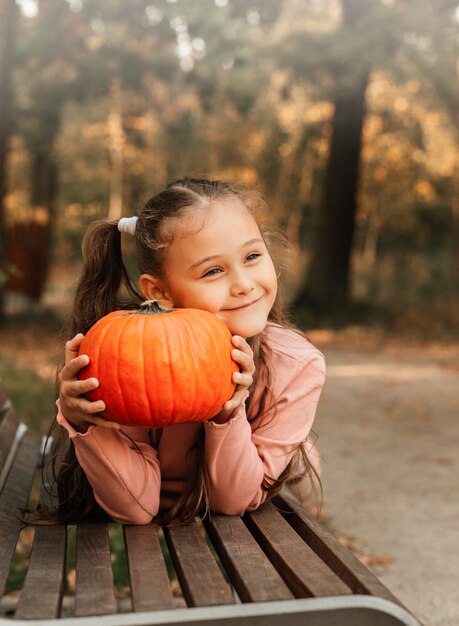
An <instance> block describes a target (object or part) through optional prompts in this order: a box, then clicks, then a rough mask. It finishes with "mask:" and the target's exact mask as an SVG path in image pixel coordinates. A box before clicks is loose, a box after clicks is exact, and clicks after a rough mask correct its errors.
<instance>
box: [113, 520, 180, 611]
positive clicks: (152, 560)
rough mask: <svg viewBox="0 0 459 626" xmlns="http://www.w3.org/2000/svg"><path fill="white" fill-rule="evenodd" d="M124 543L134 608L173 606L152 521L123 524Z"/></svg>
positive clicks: (147, 609)
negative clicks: (133, 524) (138, 523)
mask: <svg viewBox="0 0 459 626" xmlns="http://www.w3.org/2000/svg"><path fill="white" fill-rule="evenodd" d="M123 531H124V542H125V545H126V556H127V563H128V569H129V580H130V584H131V598H132V608H133V610H134V611H154V610H159V609H171V608H174V606H175V602H174V597H173V595H172V590H171V586H170V584H169V577H168V575H167V569H166V565H165V563H164V558H163V553H162V551H161V545H160V543H159V538H158V532H157V529H156V527H155V526H154V525H153V524H148V525H146V526H124V527H123Z"/></svg>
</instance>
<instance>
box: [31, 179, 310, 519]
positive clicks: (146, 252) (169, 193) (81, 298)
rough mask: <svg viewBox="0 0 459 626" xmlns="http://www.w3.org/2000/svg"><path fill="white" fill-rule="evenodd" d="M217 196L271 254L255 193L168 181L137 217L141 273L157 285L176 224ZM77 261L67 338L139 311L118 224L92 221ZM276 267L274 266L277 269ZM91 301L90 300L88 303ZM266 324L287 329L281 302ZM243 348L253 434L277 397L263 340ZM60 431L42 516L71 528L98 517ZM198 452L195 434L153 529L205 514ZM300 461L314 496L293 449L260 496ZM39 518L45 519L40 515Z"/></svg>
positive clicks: (300, 450) (301, 453) (270, 236)
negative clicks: (51, 507)
mask: <svg viewBox="0 0 459 626" xmlns="http://www.w3.org/2000/svg"><path fill="white" fill-rule="evenodd" d="M222 197H237V198H238V199H239V200H240V201H241V202H242V203H243V204H244V205H245V206H246V208H247V209H248V211H249V212H250V213H251V214H252V215H253V216H254V217H255V219H256V220H257V222H258V224H259V227H260V230H261V232H262V236H263V237H264V239H265V241H266V244H267V246H268V248H269V250H270V253H271V254H273V247H274V244H273V242H274V239H275V237H274V233H273V232H271V231H269V229H268V228H267V225H266V222H265V219H264V218H263V214H264V213H266V212H265V211H264V208H265V203H264V200H263V197H262V195H261V194H260V193H259V192H258V191H257V190H255V189H253V188H250V189H247V188H242V187H239V186H236V185H232V184H229V183H226V182H222V181H218V180H207V179H194V178H183V179H180V180H175V181H173V182H170V183H169V184H168V185H167V187H166V188H165V189H164V190H163V191H161V192H160V193H158V194H157V195H155V196H153V197H151V198H150V199H149V200H148V201H147V202H146V203H145V205H144V206H143V208H141V209H140V210H139V211H138V221H137V225H136V232H135V240H136V250H137V261H138V268H139V270H140V273H141V274H150V275H152V276H155V277H159V278H161V277H162V274H163V267H164V255H165V252H166V250H167V246H168V245H169V244H170V243H171V241H172V239H173V237H174V232H176V231H175V227H176V226H177V221H178V220H180V219H181V218H182V217H183V215H184V213H185V212H186V211H188V210H193V209H196V208H206V207H207V206H209V205H210V203H211V202H212V201H213V200H215V199H217V198H222ZM174 222H175V223H174ZM284 249H285V247H284ZM83 257H84V266H83V270H82V274H81V277H80V281H79V284H78V287H77V290H76V294H75V301H74V307H73V315H72V320H71V332H70V335H71V336H73V335H75V334H76V333H78V332H82V333H86V332H87V331H88V330H89V328H91V326H92V325H93V324H95V322H96V321H97V320H98V319H100V318H101V317H103V316H104V315H106V314H108V313H110V312H111V311H113V310H117V309H134V308H138V307H139V305H140V303H141V302H142V300H143V297H142V295H141V294H140V293H139V291H138V290H137V289H136V287H135V285H134V284H133V282H132V281H131V279H130V278H129V275H128V272H127V270H126V267H125V265H124V263H123V259H122V255H121V237H120V232H119V231H118V228H117V220H106V221H102V222H98V223H96V224H94V225H93V226H92V227H91V228H90V229H89V231H88V232H87V234H86V236H85V238H84V241H83ZM279 263H280V262H279V260H278V262H277V265H279ZM95 294H97V297H94V295H95ZM120 294H121V295H120ZM269 320H270V321H272V322H275V323H277V324H280V325H282V326H287V327H290V328H292V329H293V328H294V327H293V325H292V324H291V323H290V322H289V321H288V320H287V318H286V315H285V312H284V307H283V305H282V301H281V298H280V296H277V297H276V300H275V302H274V305H273V307H272V309H271V312H270V313H269ZM248 342H249V344H250V345H251V347H252V350H253V352H254V361H255V367H256V372H255V380H254V383H253V385H252V387H251V390H250V396H249V400H248V402H249V403H250V401H251V399H252V393H253V390H254V388H255V387H256V386H257V379H258V377H260V376H261V377H263V383H264V384H263V392H262V395H261V400H260V407H259V410H258V414H257V415H256V416H255V417H254V418H253V420H251V422H252V429H253V430H256V428H257V425H258V423H259V422H261V420H259V418H260V417H261V416H262V415H266V414H267V413H269V414H270V415H272V417H271V418H270V419H272V418H273V417H274V415H275V404H276V398H272V397H271V394H270V388H271V381H272V376H273V373H272V372H271V369H270V365H269V363H270V350H269V346H268V345H267V343H266V340H265V337H264V335H263V333H262V334H260V335H258V336H256V337H252V338H250V339H249V340H248ZM60 431H61V432H60V433H59V434H58V435H57V437H56V439H55V441H54V445H53V451H52V455H51V474H52V476H53V477H54V481H55V485H57V492H58V498H59V505H58V509H57V510H56V511H54V513H50V512H49V511H48V512H47V513H48V519H51V518H53V519H54V520H57V521H77V520H81V519H85V518H87V517H88V516H89V515H91V514H96V513H101V509H100V507H99V506H98V505H97V503H96V501H95V499H94V495H93V492H92V488H91V486H90V485H89V482H88V480H87V478H86V475H85V473H84V471H83V470H82V468H81V467H80V465H79V463H78V460H77V458H76V454H75V449H74V445H73V443H72V441H71V440H70V439H69V437H68V436H67V433H66V432H63V429H60ZM203 449H204V429H203V428H202V429H201V431H200V436H199V440H198V443H197V445H196V446H195V448H194V449H193V450H192V451H191V452H192V453H193V454H194V455H195V456H196V458H197V462H196V463H194V472H191V475H190V476H189V477H188V480H187V484H186V487H185V490H184V492H183V493H182V495H181V496H180V498H179V500H178V502H177V503H176V505H175V506H174V507H173V508H172V509H171V510H170V511H167V512H165V513H164V514H163V515H160V516H159V518H158V523H160V524H162V525H171V524H177V523H189V522H191V521H193V520H194V519H195V517H196V516H197V515H205V514H206V513H207V512H208V511H209V491H208V477H207V474H206V468H205V465H204V462H203V457H204V454H203ZM62 459H63V460H62ZM301 459H302V460H303V466H304V468H305V469H306V472H307V473H308V475H309V477H310V479H311V484H312V488H313V490H315V488H316V484H319V485H320V478H319V477H318V475H317V472H316V470H315V469H314V467H313V465H312V463H311V461H310V460H309V458H308V455H307V453H306V451H305V449H304V446H303V444H299V445H298V447H297V449H296V451H295V453H294V455H293V458H292V459H291V460H290V462H289V463H288V464H287V466H286V468H285V469H284V471H283V472H282V474H281V475H280V476H279V477H277V478H273V477H270V476H267V475H265V477H264V481H263V489H265V490H266V491H267V497H268V498H271V497H272V496H274V495H275V494H277V493H278V492H279V491H280V489H281V488H282V487H283V485H284V484H285V483H286V482H287V481H288V480H289V479H294V478H295V477H296V476H297V470H298V467H299V463H300V460H301ZM316 481H317V483H316ZM43 516H44V517H45V516H46V513H45V512H44V511H43Z"/></svg>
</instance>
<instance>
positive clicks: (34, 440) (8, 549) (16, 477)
mask: <svg viewBox="0 0 459 626" xmlns="http://www.w3.org/2000/svg"><path fill="white" fill-rule="evenodd" d="M40 443H41V437H40V436H39V435H38V434H37V433H34V432H32V431H27V432H26V433H25V435H24V437H23V439H22V440H21V442H20V444H19V446H18V449H17V452H16V455H15V457H14V460H13V463H12V465H11V468H10V471H9V474H8V476H7V478H6V481H5V484H4V487H3V490H2V492H1V494H0V597H1V596H2V595H3V593H4V590H5V584H6V581H7V578H8V574H9V568H10V563H11V559H12V558H13V555H14V551H15V548H16V543H17V540H18V536H19V531H20V529H21V522H20V521H19V519H18V518H17V517H16V513H18V512H19V509H20V508H24V507H25V506H26V505H27V500H28V497H29V492H30V489H31V487H32V482H33V477H34V474H35V469H36V467H37V462H38V458H39V455H40Z"/></svg>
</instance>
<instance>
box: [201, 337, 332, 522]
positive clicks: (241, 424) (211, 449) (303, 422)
mask: <svg viewBox="0 0 459 626" xmlns="http://www.w3.org/2000/svg"><path fill="white" fill-rule="evenodd" d="M292 340H293V344H294V345H293V344H292V346H290V345H286V346H285V348H284V349H282V350H276V351H274V352H273V371H274V372H275V380H274V381H273V388H272V391H273V396H274V400H275V402H276V406H275V410H269V411H268V412H267V414H266V415H265V416H264V417H263V418H262V419H261V422H259V423H258V426H257V427H255V428H254V430H253V431H252V427H251V424H250V423H249V421H248V419H247V415H246V408H245V405H243V404H241V405H240V406H239V407H238V408H237V409H236V410H235V412H234V414H233V416H232V417H231V419H230V420H229V421H228V422H227V423H226V424H215V423H206V424H205V429H206V431H205V432H206V445H205V460H206V466H207V470H208V473H209V478H210V500H211V502H210V504H211V508H212V510H214V511H215V512H220V513H226V514H228V515H237V514H242V513H243V512H244V511H246V510H254V509H256V508H257V507H258V506H259V505H260V504H261V503H262V502H263V501H264V500H265V499H266V495H267V493H266V491H265V490H264V489H263V488H262V483H263V479H264V475H265V474H266V475H268V476H270V477H272V478H278V477H279V476H280V474H281V473H282V471H283V470H284V469H285V467H286V466H287V464H288V462H289V461H290V459H291V458H292V455H293V453H294V451H295V449H296V448H297V447H298V445H299V444H300V443H302V442H304V441H306V439H307V437H308V434H309V432H310V430H311V426H312V423H313V420H314V416H315V413H316V408H317V404H318V401H319V397H320V394H321V391H322V387H323V385H324V382H325V364H324V360H323V356H322V355H321V353H320V352H319V351H318V350H316V349H315V348H313V346H311V344H309V343H307V346H306V349H305V348H304V347H303V348H301V345H302V344H300V350H298V346H297V344H298V340H297V339H296V338H295V337H293V339H292V337H289V336H288V335H287V344H288V342H289V341H290V342H291V341H292ZM301 341H302V342H303V345H304V343H305V340H303V339H302V338H301ZM257 391H258V394H254V397H255V395H258V397H259V396H260V393H261V389H258V390H257ZM255 404H256V402H255ZM254 411H255V414H256V407H255V409H253V408H252V413H253V412H254ZM249 417H251V415H250V411H249Z"/></svg>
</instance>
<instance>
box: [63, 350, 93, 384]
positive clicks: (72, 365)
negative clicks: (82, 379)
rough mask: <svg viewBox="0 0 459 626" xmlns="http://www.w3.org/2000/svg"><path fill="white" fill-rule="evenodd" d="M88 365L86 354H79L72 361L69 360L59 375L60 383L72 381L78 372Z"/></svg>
mask: <svg viewBox="0 0 459 626" xmlns="http://www.w3.org/2000/svg"><path fill="white" fill-rule="evenodd" d="M88 363H89V357H88V355H87V354H81V355H80V356H77V357H76V358H74V359H71V360H70V361H69V362H68V363H66V365H65V366H64V367H63V368H62V371H61V373H60V379H61V382H63V381H66V380H73V379H75V378H76V377H77V375H78V372H79V371H80V370H82V369H83V367H86V365H88Z"/></svg>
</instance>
